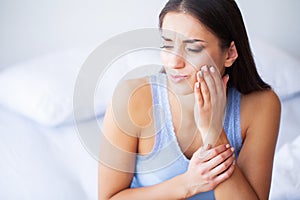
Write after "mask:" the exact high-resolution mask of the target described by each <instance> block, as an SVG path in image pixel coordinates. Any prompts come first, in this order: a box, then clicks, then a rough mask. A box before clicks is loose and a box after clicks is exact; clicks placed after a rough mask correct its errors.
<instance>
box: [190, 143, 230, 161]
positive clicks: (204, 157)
mask: <svg viewBox="0 0 300 200" xmlns="http://www.w3.org/2000/svg"><path fill="white" fill-rule="evenodd" d="M228 149H229V150H230V145H229V144H221V145H219V146H217V147H214V148H209V149H204V148H203V147H202V148H199V150H197V151H196V152H195V154H196V155H197V157H198V159H200V160H201V162H206V161H209V160H211V159H212V158H214V157H216V156H217V155H219V154H221V153H223V152H224V151H226V150H228ZM230 151H231V150H230ZM213 162H216V161H213Z"/></svg>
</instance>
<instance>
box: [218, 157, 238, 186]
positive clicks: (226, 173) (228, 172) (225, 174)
mask: <svg viewBox="0 0 300 200" xmlns="http://www.w3.org/2000/svg"><path fill="white" fill-rule="evenodd" d="M234 167H235V161H234V162H233V163H232V164H231V165H230V167H229V168H228V169H227V170H226V171H224V172H223V173H221V174H219V175H218V176H217V177H215V179H214V181H215V186H217V185H219V184H220V183H222V182H223V181H225V180H227V179H228V178H229V177H230V176H231V175H232V173H233V171H234Z"/></svg>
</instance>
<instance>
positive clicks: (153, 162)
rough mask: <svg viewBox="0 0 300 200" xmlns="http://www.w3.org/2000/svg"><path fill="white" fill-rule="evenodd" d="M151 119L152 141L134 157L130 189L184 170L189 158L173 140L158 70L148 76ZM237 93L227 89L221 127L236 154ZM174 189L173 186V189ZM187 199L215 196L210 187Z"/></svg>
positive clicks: (238, 140)
mask: <svg viewBox="0 0 300 200" xmlns="http://www.w3.org/2000/svg"><path fill="white" fill-rule="evenodd" d="M150 84H151V90H152V101H153V107H154V108H153V110H154V122H155V129H156V135H155V142H154V147H153V149H152V151H151V152H150V153H149V154H147V155H137V156H136V168H135V174H134V177H133V180H132V183H131V188H137V187H145V186H151V185H155V184H158V183H161V182H164V181H166V180H168V179H171V178H173V177H175V176H177V175H179V174H182V173H184V172H186V171H187V169H188V165H189V162H190V160H189V159H187V158H186V156H185V155H184V154H183V152H182V151H181V148H180V146H179V143H178V141H177V138H176V135H175V132H174V126H173V121H172V115H171V110H170V105H169V98H168V89H167V78H166V75H165V74H162V73H159V74H157V75H153V76H151V77H150ZM240 98H241V95H240V93H239V92H238V91H237V90H236V89H235V88H229V90H228V96H227V105H226V112H225V120H224V130H225V132H226V134H227V137H228V140H229V142H230V145H231V146H233V147H234V148H235V154H236V157H238V155H239V152H240V150H241V146H242V138H241V127H240ZM174 189H176V188H174ZM189 199H215V198H214V192H213V190H211V191H208V192H204V193H200V194H197V195H195V196H193V197H191V198H189Z"/></svg>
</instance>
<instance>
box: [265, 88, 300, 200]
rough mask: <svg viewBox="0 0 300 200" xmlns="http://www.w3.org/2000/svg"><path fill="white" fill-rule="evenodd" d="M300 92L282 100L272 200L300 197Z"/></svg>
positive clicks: (292, 199)
mask: <svg viewBox="0 0 300 200" xmlns="http://www.w3.org/2000/svg"><path fill="white" fill-rule="evenodd" d="M299 105H300V94H298V95H295V96H294V97H293V98H291V99H289V100H284V101H282V114H281V125H280V131H279V137H278V143H277V148H276V153H275V158H274V168H273V177H272V186H271V193H270V199H271V200H296V199H297V200H299V199H300V153H299V152H300V107H299Z"/></svg>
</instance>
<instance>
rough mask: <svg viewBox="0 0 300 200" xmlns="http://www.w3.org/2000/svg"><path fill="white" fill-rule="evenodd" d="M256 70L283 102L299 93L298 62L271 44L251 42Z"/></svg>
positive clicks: (257, 41)
mask: <svg viewBox="0 0 300 200" xmlns="http://www.w3.org/2000/svg"><path fill="white" fill-rule="evenodd" d="M251 44H252V47H253V54H254V59H255V62H256V65H257V70H258V73H259V74H260V76H261V77H262V79H263V80H264V81H266V82H267V83H269V84H270V85H271V86H272V87H273V89H274V90H275V92H276V93H277V94H278V96H279V97H280V98H281V99H282V100H284V99H287V98H289V97H292V96H294V95H296V94H299V93H300V78H299V74H300V60H298V59H297V58H295V57H293V56H291V55H289V54H288V53H287V52H286V51H284V50H282V49H279V48H277V47H275V46H273V45H271V44H268V43H266V42H263V41H261V40H259V39H254V40H253V41H252V42H251Z"/></svg>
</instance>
